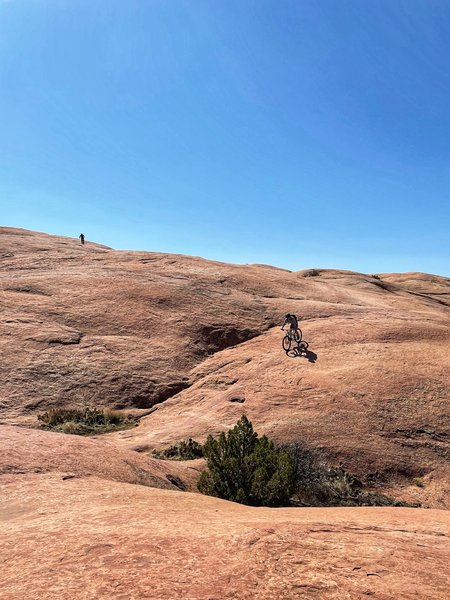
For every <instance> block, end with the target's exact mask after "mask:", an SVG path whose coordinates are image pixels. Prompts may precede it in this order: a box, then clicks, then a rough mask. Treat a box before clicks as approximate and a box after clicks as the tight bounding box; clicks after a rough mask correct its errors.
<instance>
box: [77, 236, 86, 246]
mask: <svg viewBox="0 0 450 600" xmlns="http://www.w3.org/2000/svg"><path fill="white" fill-rule="evenodd" d="M78 237H79V238H80V244H81V245H82V246H84V238H85V235H84V233H80V235H79V236H78Z"/></svg>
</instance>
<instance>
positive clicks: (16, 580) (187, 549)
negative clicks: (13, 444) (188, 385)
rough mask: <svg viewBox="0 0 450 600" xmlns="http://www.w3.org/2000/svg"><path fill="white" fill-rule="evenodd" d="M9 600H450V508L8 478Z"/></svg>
mask: <svg viewBox="0 0 450 600" xmlns="http://www.w3.org/2000/svg"><path fill="white" fill-rule="evenodd" d="M1 485H2V495H1V497H0V511H1V512H0V514H1V518H2V523H1V537H0V555H1V557H2V568H1V570H0V590H1V591H0V596H1V598H2V600H19V599H20V600H22V599H23V600H24V599H27V600H31V599H33V600H34V599H36V600H50V599H51V600H65V599H67V600H69V599H70V600H72V599H74V598H77V599H78V598H80V599H81V598H83V599H85V600H98V599H109V598H115V599H120V600H125V599H127V600H128V599H140V598H151V599H154V600H175V599H183V600H188V599H189V600H220V599H222V598H229V599H230V600H235V599H239V600H245V599H248V600H297V599H317V598H320V599H321V600H342V599H355V600H356V599H360V600H361V599H363V598H373V599H374V600H394V599H395V600H399V599H403V600H413V599H414V600H416V599H418V598H420V599H421V600H422V599H423V600H425V599H426V600H447V598H448V590H449V586H450V577H449V572H448V564H449V561H450V537H449V536H450V529H449V520H448V512H446V511H439V510H417V509H402V508H387V509H385V508H358V509H354V508H353V509H348V508H340V509H339V508H338V509H336V508H334V509H323V508H322V509H292V508H291V509H261V508H260V509H256V508H249V507H245V506H241V505H238V504H233V503H229V502H225V501H222V500H217V499H215V498H208V497H206V496H200V495H198V494H189V493H182V492H171V491H165V490H158V489H152V488H146V487H143V486H137V485H130V484H124V483H116V482H111V481H105V480H102V479H95V478H93V477H91V478H89V479H81V480H80V479H71V480H66V481H62V480H61V478H60V477H57V476H56V475H55V474H46V475H36V474H34V475H16V476H3V478H2V479H1Z"/></svg>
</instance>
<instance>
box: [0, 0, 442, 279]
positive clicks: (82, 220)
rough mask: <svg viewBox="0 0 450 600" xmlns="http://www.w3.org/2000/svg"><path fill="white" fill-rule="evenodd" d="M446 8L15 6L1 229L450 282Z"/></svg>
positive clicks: (0, 22)
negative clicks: (422, 274) (421, 274)
mask: <svg viewBox="0 0 450 600" xmlns="http://www.w3.org/2000/svg"><path fill="white" fill-rule="evenodd" d="M449 196H450V2H448V1H447V0H0V206H1V218H0V222H1V224H2V225H8V226H17V227H24V228H28V229H36V230H40V231H46V232H49V233H55V234H62V235H70V236H74V237H77V236H78V234H79V233H80V232H83V233H85V234H86V238H87V240H95V241H98V242H100V243H105V244H108V245H111V246H113V247H115V248H127V249H140V250H151V251H153V250H155V251H164V252H177V253H183V254H193V255H200V256H204V257H205V258H212V259H217V260H223V261H227V262H239V263H251V262H258V263H262V262H264V263H270V264H274V265H277V266H281V267H286V268H290V269H302V268H307V267H323V268H344V269H351V270H357V271H363V272H370V273H371V272H386V271H412V270H417V271H427V272H432V273H438V274H442V275H447V276H450V234H449V230H450V202H449Z"/></svg>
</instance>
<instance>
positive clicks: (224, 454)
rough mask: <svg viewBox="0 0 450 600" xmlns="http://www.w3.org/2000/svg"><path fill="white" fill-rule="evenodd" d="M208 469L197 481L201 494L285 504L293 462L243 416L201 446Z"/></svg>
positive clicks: (290, 488)
mask: <svg viewBox="0 0 450 600" xmlns="http://www.w3.org/2000/svg"><path fill="white" fill-rule="evenodd" d="M203 452H204V455H205V457H206V458H207V460H208V470H207V471H204V472H203V473H202V474H201V476H200V479H199V482H198V489H199V490H200V492H202V493H203V494H207V495H209V496H216V497H218V498H223V499H225V500H232V501H234V502H240V503H241V504H249V505H253V506H286V505H288V504H289V499H290V497H291V494H292V492H293V490H294V487H295V479H294V466H293V462H292V459H291V457H290V456H289V454H288V452H286V450H284V449H280V448H277V447H276V446H275V445H274V443H273V442H271V441H270V440H269V439H268V438H267V437H266V436H262V437H258V434H257V433H255V432H254V431H253V426H252V424H251V422H250V421H249V420H248V419H247V417H246V416H243V417H242V418H241V419H240V421H239V422H238V423H237V424H236V425H235V427H233V429H231V430H230V431H228V433H226V434H225V433H221V434H220V435H219V437H218V438H214V437H212V436H209V437H208V439H207V441H206V443H205V444H204V446H203Z"/></svg>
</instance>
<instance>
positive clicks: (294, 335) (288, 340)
mask: <svg viewBox="0 0 450 600" xmlns="http://www.w3.org/2000/svg"><path fill="white" fill-rule="evenodd" d="M301 341H302V330H301V329H300V328H299V329H288V331H286V334H285V336H284V338H283V339H282V342H281V345H282V346H283V350H284V351H285V352H289V350H290V349H291V345H292V342H295V343H296V344H297V346H300V342H301Z"/></svg>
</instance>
